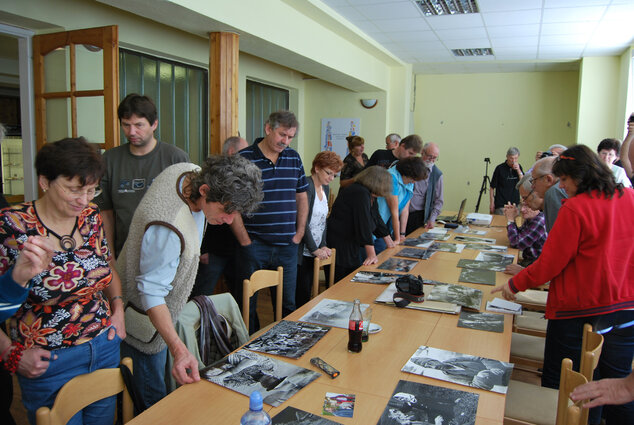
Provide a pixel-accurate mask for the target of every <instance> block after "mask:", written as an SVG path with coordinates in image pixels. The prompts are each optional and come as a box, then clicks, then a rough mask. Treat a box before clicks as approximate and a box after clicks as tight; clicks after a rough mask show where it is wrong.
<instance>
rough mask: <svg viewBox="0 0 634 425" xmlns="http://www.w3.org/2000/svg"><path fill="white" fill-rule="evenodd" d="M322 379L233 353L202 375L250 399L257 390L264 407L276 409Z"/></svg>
mask: <svg viewBox="0 0 634 425" xmlns="http://www.w3.org/2000/svg"><path fill="white" fill-rule="evenodd" d="M320 376H321V374H320V373H317V372H314V371H312V370H309V369H304V368H303V367H299V366H295V365H292V364H290V363H286V362H283V361H281V360H277V359H274V358H271V357H266V356H263V355H261V354H258V353H254V352H252V351H248V350H238V351H236V352H234V353H231V354H229V355H228V356H226V357H225V358H224V359H222V360H221V361H219V362H217V363H215V364H214V365H212V366H207V367H206V368H204V369H201V371H200V377H201V378H203V379H206V380H207V381H210V382H213V383H214V384H218V385H220V386H222V387H225V388H228V389H230V390H232V391H235V392H238V393H240V394H244V395H246V396H247V397H248V396H250V395H251V393H252V392H253V391H255V390H257V391H259V392H260V394H262V399H263V401H264V403H266V404H269V405H271V406H273V407H276V406H279V405H280V404H282V403H284V402H285V401H286V400H288V399H289V398H291V397H292V396H293V395H295V394H296V393H297V392H298V391H299V390H301V389H302V388H304V387H305V386H306V385H308V384H310V383H311V382H313V381H314V380H315V379H317V378H319V377H320Z"/></svg>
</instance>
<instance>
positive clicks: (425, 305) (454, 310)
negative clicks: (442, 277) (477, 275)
mask: <svg viewBox="0 0 634 425" xmlns="http://www.w3.org/2000/svg"><path fill="white" fill-rule="evenodd" d="M432 282H434V281H432ZM437 284H441V283H440V282H437ZM441 285H442V284H441ZM432 289H433V287H432V286H428V285H423V291H424V292H425V293H426V294H429V293H430V292H431V291H432ZM396 292H397V291H396V284H395V283H390V284H389V285H388V287H387V288H385V290H384V291H383V292H382V293H381V294H380V295H379V296H378V297H376V299H375V300H374V301H375V302H377V303H382V304H386V305H394V295H395V294H396ZM405 308H411V309H413V310H424V311H435V312H438V313H448V314H458V313H460V309H461V308H462V307H461V306H459V305H458V304H456V303H448V302H443V301H431V300H429V299H425V300H424V301H422V302H415V301H412V302H410V303H409V304H407V305H406V306H405Z"/></svg>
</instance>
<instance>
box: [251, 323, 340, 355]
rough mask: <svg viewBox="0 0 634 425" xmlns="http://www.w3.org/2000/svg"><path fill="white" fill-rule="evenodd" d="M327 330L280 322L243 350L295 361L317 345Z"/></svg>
mask: <svg viewBox="0 0 634 425" xmlns="http://www.w3.org/2000/svg"><path fill="white" fill-rule="evenodd" d="M329 330H330V328H329V327H328V326H320V325H313V324H310V323H302V322H291V321H288V320H282V321H281V322H279V323H278V324H276V325H275V326H273V327H272V328H271V329H269V330H268V331H267V332H266V333H264V334H263V335H260V336H259V337H257V338H256V339H254V340H253V341H251V342H249V343H248V344H247V345H245V346H244V348H246V349H247V350H251V351H259V352H260V353H267V354H275V355H276V356H283V357H290V358H292V359H297V358H300V357H301V356H303V355H304V353H305V352H306V351H308V350H310V349H311V348H312V347H313V345H315V344H317V343H318V342H319V340H320V339H321V338H322V337H323V336H324V335H326V333H327V332H328V331H329Z"/></svg>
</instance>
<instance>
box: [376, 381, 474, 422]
mask: <svg viewBox="0 0 634 425" xmlns="http://www.w3.org/2000/svg"><path fill="white" fill-rule="evenodd" d="M479 398H480V396H479V395H478V394H473V393H470V392H467V391H460V390H454V389H451V388H444V387H437V386H435V385H427V384H420V383H418V382H411V381H402V380H401V381H398V384H397V385H396V389H395V390H394V393H393V394H392V397H391V398H390V400H389V401H388V402H387V406H385V410H384V411H383V414H382V415H381V418H379V422H378V423H377V425H413V424H421V425H473V424H475V420H476V411H477V410H478V399H479Z"/></svg>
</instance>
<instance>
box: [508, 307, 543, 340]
mask: <svg viewBox="0 0 634 425" xmlns="http://www.w3.org/2000/svg"><path fill="white" fill-rule="evenodd" d="M547 325H548V320H547V319H546V318H545V317H544V314H543V313H540V312H537V311H528V310H524V311H523V312H522V314H516V315H514V316H513V332H516V333H520V334H525V335H532V336H539V337H542V338H545V337H546V326H547Z"/></svg>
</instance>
